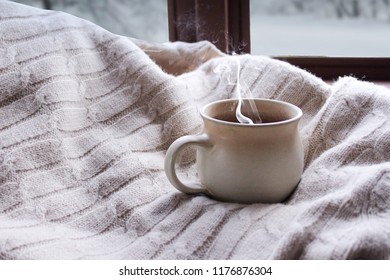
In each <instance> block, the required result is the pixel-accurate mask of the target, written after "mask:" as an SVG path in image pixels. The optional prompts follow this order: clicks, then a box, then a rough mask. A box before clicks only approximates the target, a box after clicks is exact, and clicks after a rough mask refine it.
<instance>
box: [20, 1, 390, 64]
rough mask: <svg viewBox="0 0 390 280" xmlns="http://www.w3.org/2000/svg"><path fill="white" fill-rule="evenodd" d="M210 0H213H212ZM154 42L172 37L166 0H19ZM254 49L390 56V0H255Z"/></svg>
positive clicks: (260, 51) (261, 51) (257, 51)
mask: <svg viewBox="0 0 390 280" xmlns="http://www.w3.org/2000/svg"><path fill="white" fill-rule="evenodd" d="M210 1H211V0H210ZM15 2H19V3H24V4H27V5H31V6H35V7H40V8H50V9H52V10H60V11H65V12H67V13H70V14H73V15H76V16H79V17H82V18H85V19H87V20H90V21H92V22H94V23H96V24H98V25H100V26H102V27H103V28H105V29H107V30H109V31H111V32H113V33H116V34H121V35H125V36H129V37H134V38H139V39H143V40H147V41H150V42H166V41H168V17H167V0H17V1H15ZM251 42H252V44H251V45H252V54H264V55H298V56H305V55H306V56H307V55H320V56H365V57H373V56H383V57H385V56H390V0H251Z"/></svg>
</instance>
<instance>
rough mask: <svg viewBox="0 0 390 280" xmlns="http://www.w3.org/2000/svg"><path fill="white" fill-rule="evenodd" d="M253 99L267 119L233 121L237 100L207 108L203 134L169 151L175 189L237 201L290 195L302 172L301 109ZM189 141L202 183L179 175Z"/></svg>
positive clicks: (167, 168) (247, 110) (271, 200)
mask: <svg viewBox="0 0 390 280" xmlns="http://www.w3.org/2000/svg"><path fill="white" fill-rule="evenodd" d="M253 101H254V104H255V106H256V108H257V110H258V112H259V113H260V117H261V118H262V119H263V121H264V122H263V123H258V124H242V123H238V122H234V121H235V114H236V107H237V104H238V100H236V99H228V100H221V101H216V102H213V103H210V104H208V105H206V106H205V107H203V109H202V110H201V116H202V119H203V122H204V129H203V132H202V134H200V135H188V136H183V137H181V138H179V139H177V140H176V141H174V142H173V143H172V145H171V146H170V147H169V149H168V151H167V154H166V157H165V172H166V174H167V177H168V179H169V181H170V182H171V183H172V185H173V186H174V187H176V188H177V189H178V190H180V191H182V192H184V193H189V194H194V193H204V194H207V195H209V196H211V197H214V198H216V199H218V200H222V201H229V202H239V203H256V202H261V203H275V202H282V201H283V200H285V199H286V198H287V197H288V196H289V195H290V194H291V193H292V191H293V190H294V189H295V187H296V186H297V184H298V183H299V181H300V178H301V175H302V172H303V147H302V142H301V138H300V135H299V131H298V122H299V120H300V119H301V117H302V111H301V110H300V109H299V108H298V107H297V106H295V105H293V104H290V103H287V102H282V101H277V100H270V99H253ZM248 103H249V101H248V100H243V106H242V113H243V114H244V115H251V112H252V110H251V109H250V106H248ZM245 104H247V105H246V106H245ZM187 145H194V146H195V147H196V148H197V156H196V159H197V167H198V176H199V182H189V183H185V182H183V181H182V180H180V179H179V178H178V176H177V174H176V169H175V162H176V159H177V156H178V154H179V152H180V151H181V150H182V148H184V147H185V146H187Z"/></svg>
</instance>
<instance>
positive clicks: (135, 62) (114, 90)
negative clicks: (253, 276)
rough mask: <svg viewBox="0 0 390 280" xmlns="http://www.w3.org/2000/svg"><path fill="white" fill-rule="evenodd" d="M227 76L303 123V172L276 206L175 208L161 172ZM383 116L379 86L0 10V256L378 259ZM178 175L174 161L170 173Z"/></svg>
mask: <svg viewBox="0 0 390 280" xmlns="http://www.w3.org/2000/svg"><path fill="white" fill-rule="evenodd" d="M238 62H239V63H238ZM238 67H240V69H239V70H240V83H241V89H242V94H243V95H244V96H245V97H248V96H253V97H264V98H271V99H278V100H284V101H287V102H290V103H293V104H295V105H297V106H299V107H300V108H301V109H302V111H303V113H304V117H303V118H302V120H301V122H300V128H299V129H300V133H301V135H302V139H303V144H304V149H305V169H304V173H303V175H302V179H301V182H300V183H299V185H298V186H297V188H296V190H295V191H294V193H293V194H292V195H291V196H290V197H289V198H288V199H287V200H286V201H284V202H283V203H278V204H250V205H247V204H235V203H225V202H219V201H216V200H214V199H212V198H209V197H207V196H197V195H186V194H183V193H180V192H179V191H177V190H176V189H175V188H173V187H172V186H171V185H170V183H169V181H168V180H167V178H166V176H165V173H164V169H163V162H164V155H165V151H166V150H167V148H168V147H169V145H170V144H171V143H172V142H173V141H174V140H175V139H177V138H178V137H180V136H182V135H187V134H196V133H198V132H200V130H201V128H202V121H201V118H200V116H199V108H201V107H202V106H203V105H204V104H207V103H209V102H211V101H215V100H219V99H225V98H235V97H236V83H237V81H236V78H235V77H236V74H237V71H238ZM389 112H390V93H389V90H388V89H386V88H385V87H381V86H378V85H375V84H372V83H368V82H362V81H358V80H356V79H355V78H352V77H343V78H340V79H339V80H338V81H336V82H335V83H333V84H328V83H325V82H324V81H322V80H321V79H319V78H317V77H315V76H313V75H311V74H310V73H308V72H306V71H304V70H301V69H298V68H296V67H294V66H291V65H289V64H287V63H284V62H281V61H277V60H273V59H270V58H267V57H263V56H253V55H241V56H228V55H224V54H222V53H220V52H219V51H218V50H216V49H215V47H214V46H213V45H211V44H210V43H206V42H199V43H194V44H186V43H166V44H154V43H150V42H142V41H139V40H135V39H130V38H125V37H122V36H118V35H115V34H112V33H110V32H108V31H106V30H104V29H102V28H100V27H99V26H96V25H94V24H92V23H90V22H87V21H84V20H82V19H79V18H76V17H73V16H70V15H68V14H64V13H60V12H52V11H45V10H41V9H35V8H31V7H27V6H23V5H20V4H15V3H12V2H7V1H1V2H0V258H2V259H388V258H389V257H390V162H389V160H390V121H389ZM194 163H195V153H194V152H193V150H187V151H185V152H184V153H183V155H182V156H181V159H180V164H179V167H178V168H179V169H180V176H182V177H189V178H194V177H195V176H196V170H195V167H194ZM280 176H283V174H280Z"/></svg>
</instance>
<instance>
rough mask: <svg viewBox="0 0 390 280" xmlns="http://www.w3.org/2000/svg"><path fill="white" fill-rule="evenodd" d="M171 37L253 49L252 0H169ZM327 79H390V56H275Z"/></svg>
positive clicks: (242, 50) (236, 50)
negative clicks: (251, 30) (343, 77)
mask: <svg viewBox="0 0 390 280" xmlns="http://www.w3.org/2000/svg"><path fill="white" fill-rule="evenodd" d="M167 1H168V3H167V4H168V26H169V40H170V41H185V42H197V41H201V40H208V41H210V42H212V43H213V44H215V45H216V46H217V47H218V48H219V49H220V50H222V51H223V52H225V53H228V54H232V53H238V54H242V53H250V49H251V46H250V0H167ZM274 58H276V59H280V60H283V61H287V62H289V63H291V64H293V65H296V66H298V67H300V68H303V69H306V70H307V71H309V72H311V73H312V74H314V75H316V76H318V77H321V78H322V79H324V80H335V79H337V78H338V77H340V76H354V77H356V78H359V79H362V80H370V81H390V58H389V57H312V56H307V57H305V56H303V57H297V56H275V57H274Z"/></svg>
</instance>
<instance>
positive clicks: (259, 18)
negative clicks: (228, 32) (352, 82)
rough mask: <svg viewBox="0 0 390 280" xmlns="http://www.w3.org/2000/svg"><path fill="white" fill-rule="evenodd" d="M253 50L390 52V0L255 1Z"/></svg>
mask: <svg viewBox="0 0 390 280" xmlns="http://www.w3.org/2000/svg"><path fill="white" fill-rule="evenodd" d="M251 47H252V54H264V55H272V56H287V55H291V56H335V57H339V56H343V57H351V56H354V57H389V56H390V0H278V1H274V0H251Z"/></svg>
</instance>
